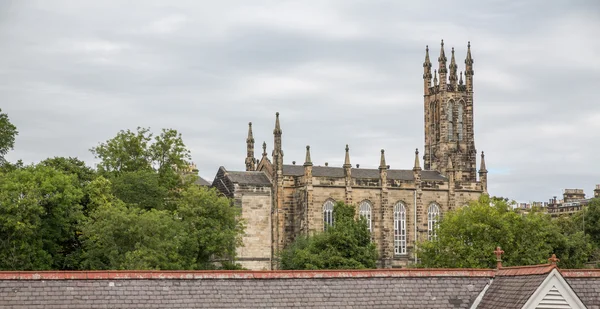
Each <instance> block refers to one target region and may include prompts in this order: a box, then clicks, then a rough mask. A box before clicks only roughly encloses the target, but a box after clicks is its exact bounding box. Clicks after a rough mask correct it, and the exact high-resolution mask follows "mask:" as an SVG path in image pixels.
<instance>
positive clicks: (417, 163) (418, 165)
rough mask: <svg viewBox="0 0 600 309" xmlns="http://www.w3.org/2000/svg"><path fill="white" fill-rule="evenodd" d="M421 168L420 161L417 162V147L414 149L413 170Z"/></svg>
mask: <svg viewBox="0 0 600 309" xmlns="http://www.w3.org/2000/svg"><path fill="white" fill-rule="evenodd" d="M418 170H421V163H420V162H419V148H416V149H415V166H414V167H413V171H418Z"/></svg>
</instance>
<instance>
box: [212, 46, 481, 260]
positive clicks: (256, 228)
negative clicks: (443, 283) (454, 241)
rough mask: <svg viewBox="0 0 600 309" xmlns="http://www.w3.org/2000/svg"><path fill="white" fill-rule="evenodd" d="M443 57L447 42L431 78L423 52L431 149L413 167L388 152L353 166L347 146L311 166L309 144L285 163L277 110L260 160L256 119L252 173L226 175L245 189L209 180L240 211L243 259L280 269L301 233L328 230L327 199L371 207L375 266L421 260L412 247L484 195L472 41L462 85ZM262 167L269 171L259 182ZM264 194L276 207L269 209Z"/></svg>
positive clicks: (249, 158) (250, 141)
mask: <svg viewBox="0 0 600 309" xmlns="http://www.w3.org/2000/svg"><path fill="white" fill-rule="evenodd" d="M446 61H447V59H446V56H445V51H444V44H443V41H442V44H441V51H440V56H439V58H438V63H439V67H438V69H437V70H435V72H434V74H433V75H432V74H431V67H432V65H431V62H430V59H429V48H426V54H425V62H424V63H423V68H424V74H423V79H424V124H425V125H424V130H425V151H424V156H423V157H420V156H419V151H418V150H417V151H415V160H414V164H413V167H412V169H406V170H400V169H390V168H389V166H387V165H386V163H385V151H384V150H383V149H382V150H381V159H380V165H379V168H378V169H364V168H358V167H356V168H353V167H352V165H351V155H350V147H348V145H346V149H345V160H344V164H343V166H342V167H333V166H313V163H312V160H311V155H310V147H309V146H306V158H305V162H304V164H303V165H295V164H292V165H288V164H284V159H283V157H284V155H283V153H284V152H283V149H282V135H283V130H282V129H281V122H280V119H279V113H277V114H276V119H275V128H274V130H273V136H274V149H273V151H272V156H271V158H272V161H271V158H269V156H268V154H267V150H266V143H263V153H262V158H261V159H260V160H258V159H256V158H255V157H254V137H253V132H252V124H251V123H250V124H249V128H248V137H247V139H246V143H247V155H246V158H245V161H244V163H245V165H246V171H245V172H241V171H240V172H228V173H229V175H230V176H231V177H233V178H236V179H237V180H236V181H238V183H240V181H241V182H242V183H244V185H243V186H242V185H239V184H238V185H237V186H235V185H231V186H229V187H228V186H225V185H223V183H227V181H229V182H231V181H232V180H231V179H229V178H231V177H229V178H228V179H224V177H223V172H222V171H221V170H220V171H219V173H220V174H217V177H216V178H215V181H214V182H213V187H216V188H217V189H219V190H220V191H221V192H222V193H223V194H225V195H227V196H230V197H232V198H234V202H235V203H236V205H239V206H240V207H241V208H242V210H243V214H244V215H243V216H244V219H245V220H246V222H247V225H246V226H247V231H246V234H247V235H246V236H245V237H244V247H243V248H240V250H239V253H240V257H241V258H242V259H245V258H250V257H252V258H253V259H254V260H253V262H252V263H250V262H249V261H246V262H245V263H244V264H243V265H246V266H247V267H248V268H250V269H263V268H265V265H266V264H267V263H269V262H267V260H268V261H270V263H271V268H272V269H276V268H277V260H276V256H277V252H279V251H280V250H282V249H283V248H285V247H286V246H287V245H289V244H290V243H291V242H293V241H294V239H295V238H296V237H297V236H298V235H307V234H311V233H318V232H321V231H323V228H324V220H325V219H326V218H325V217H326V216H325V211H326V210H325V208H324V207H325V205H326V204H328V203H329V204H330V203H331V202H333V203H335V202H338V201H342V202H345V203H348V204H351V205H355V206H356V211H357V215H358V214H359V213H360V209H361V205H362V207H363V208H364V209H368V213H369V215H370V222H371V234H372V239H373V241H374V242H375V243H376V244H377V248H378V250H379V256H380V261H379V264H378V265H379V266H380V267H384V268H389V267H401V266H404V265H407V264H409V263H411V262H414V261H415V260H416V259H418V256H415V254H414V252H415V247H416V246H418V243H419V242H420V241H422V240H425V239H427V238H428V237H430V235H431V234H432V233H433V228H434V226H435V224H436V222H437V220H438V219H439V217H441V216H443V215H444V213H446V212H447V211H449V210H452V209H455V208H456V207H460V206H463V205H466V204H467V203H468V202H469V201H471V200H475V199H477V198H479V196H480V195H481V194H482V193H487V169H486V166H485V159H484V155H483V152H482V153H481V162H480V163H481V165H480V168H479V172H478V173H477V170H476V155H477V152H476V149H475V138H474V130H473V107H474V103H473V74H474V71H473V59H472V56H471V46H470V43H469V44H468V49H467V55H466V59H465V73H464V81H463V73H462V72H461V73H460V77H459V74H457V65H456V60H455V55H454V49H452V54H451V60H450V65H449V67H448V68H449V69H450V70H449V74H448V68H447V67H446ZM438 76H439V79H438ZM422 159H423V160H424V161H423V163H424V164H423V168H421V160H422ZM221 169H223V171H224V170H225V169H224V168H221ZM257 173H262V174H263V175H264V176H265V177H264V178H260V179H259V178H256V177H255V176H256V174H257ZM478 174H479V179H478V177H477V176H478ZM244 175H248V177H245V176H244ZM250 176H252V177H250ZM253 177H254V178H253ZM225 178H227V177H225ZM242 179H243V180H242ZM252 181H256V182H254V183H253V182H252ZM259 188H260V189H259ZM268 199H270V200H271V203H270V205H268V207H265V203H266V200H268ZM258 205H260V206H258ZM267 209H268V210H269V211H267ZM396 210H402V213H400V212H396ZM400 214H402V215H400ZM267 231H268V232H267ZM267 243H268V244H269V246H268V248H267V246H266V244H267ZM250 248H251V249H250ZM267 257H268V259H267ZM259 261H260V262H259Z"/></svg>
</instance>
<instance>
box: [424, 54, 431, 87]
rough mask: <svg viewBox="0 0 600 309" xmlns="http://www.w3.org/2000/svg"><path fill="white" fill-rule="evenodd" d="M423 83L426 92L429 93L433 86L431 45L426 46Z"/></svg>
mask: <svg viewBox="0 0 600 309" xmlns="http://www.w3.org/2000/svg"><path fill="white" fill-rule="evenodd" d="M423 85H424V88H425V89H424V93H425V94H428V93H429V87H431V61H430V60H429V45H427V46H425V62H423Z"/></svg>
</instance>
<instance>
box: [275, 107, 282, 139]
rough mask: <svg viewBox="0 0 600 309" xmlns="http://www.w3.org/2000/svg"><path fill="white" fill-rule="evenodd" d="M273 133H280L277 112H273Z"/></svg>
mask: <svg viewBox="0 0 600 309" xmlns="http://www.w3.org/2000/svg"><path fill="white" fill-rule="evenodd" d="M273 134H275V135H281V127H280V126H279V112H276V113H275V129H273Z"/></svg>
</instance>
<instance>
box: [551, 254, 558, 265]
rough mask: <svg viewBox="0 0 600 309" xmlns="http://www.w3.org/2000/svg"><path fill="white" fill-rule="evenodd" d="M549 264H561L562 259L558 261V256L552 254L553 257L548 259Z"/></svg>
mask: <svg viewBox="0 0 600 309" xmlns="http://www.w3.org/2000/svg"><path fill="white" fill-rule="evenodd" d="M548 262H550V265H556V263H558V262H560V259H558V258H557V257H556V254H554V253H553V254H552V256H551V257H550V258H549V259H548Z"/></svg>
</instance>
